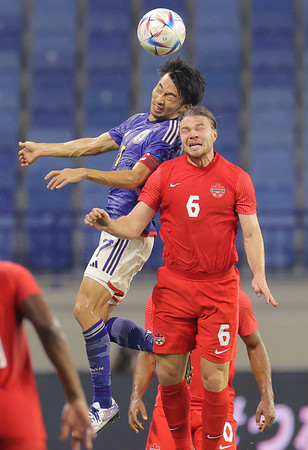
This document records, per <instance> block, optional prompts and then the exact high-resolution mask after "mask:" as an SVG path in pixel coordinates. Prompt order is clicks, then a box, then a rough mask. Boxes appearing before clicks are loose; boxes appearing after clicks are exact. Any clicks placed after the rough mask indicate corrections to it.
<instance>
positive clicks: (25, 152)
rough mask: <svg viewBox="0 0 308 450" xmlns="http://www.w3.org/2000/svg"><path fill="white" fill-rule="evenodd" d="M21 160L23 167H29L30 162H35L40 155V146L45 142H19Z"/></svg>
mask: <svg viewBox="0 0 308 450" xmlns="http://www.w3.org/2000/svg"><path fill="white" fill-rule="evenodd" d="M18 145H19V147H21V150H19V152H18V155H19V161H20V162H21V167H28V166H30V164H32V163H34V161H36V160H37V159H38V158H39V157H40V156H41V152H40V148H41V146H42V145H43V144H38V143H36V142H30V141H26V142H19V143H18Z"/></svg>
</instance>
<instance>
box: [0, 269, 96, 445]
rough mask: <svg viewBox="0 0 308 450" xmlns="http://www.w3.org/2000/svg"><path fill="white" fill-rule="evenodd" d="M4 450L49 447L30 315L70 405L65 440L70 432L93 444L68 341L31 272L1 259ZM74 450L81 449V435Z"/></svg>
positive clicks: (0, 437) (0, 435) (0, 433)
mask: <svg viewBox="0 0 308 450" xmlns="http://www.w3.org/2000/svg"><path fill="white" fill-rule="evenodd" d="M0 285H1V291H0V448H1V450H47V446H46V431H45V427H44V424H43V417H42V411H41V407H40V402H39V397H38V393H37V389H36V384H35V378H34V373H33V370H32V365H31V360H30V353H29V347H28V343H27V339H26V334H25V330H24V325H23V320H24V319H28V320H29V321H30V322H31V323H32V324H33V326H34V327H35V330H36V331H37V333H38V335H39V338H40V340H41V342H42V344H43V346H44V349H45V351H46V354H47V355H48V357H49V358H50V360H51V362H52V363H53V365H54V367H55V368H56V369H57V372H58V376H59V379H60V381H61V383H62V386H63V389H64V392H65V395H66V398H67V403H66V405H65V407H64V408H63V412H62V432H61V439H64V438H66V437H68V436H69V435H70V434H71V433H75V434H76V436H80V439H81V438H82V439H83V440H84V442H85V445H86V448H87V449H90V448H92V444H91V437H92V435H94V433H92V431H91V422H90V420H89V418H88V406H87V404H86V401H85V397H84V393H83V391H82V387H81V384H80V380H79V377H78V373H77V370H76V368H75V365H74V363H73V360H72V356H71V353H70V350H69V347H68V343H67V340H66V338H65V336H64V335H63V332H62V330H61V328H60V326H59V323H58V322H57V320H56V319H55V317H54V316H53V315H52V314H51V312H50V310H49V308H48V306H47V304H46V303H45V301H44V299H43V296H42V292H41V290H40V288H39V286H38V285H37V283H36V281H35V279H34V277H33V276H32V274H31V273H30V272H29V271H28V270H27V269H26V268H25V267H22V266H20V265H19V264H15V263H12V262H9V261H1V262H0ZM72 449H73V450H79V449H80V441H79V439H78V440H77V439H73V440H72Z"/></svg>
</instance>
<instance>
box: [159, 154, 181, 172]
mask: <svg viewBox="0 0 308 450" xmlns="http://www.w3.org/2000/svg"><path fill="white" fill-rule="evenodd" d="M185 156H186V155H185V154H184V155H180V156H177V157H176V158H173V159H169V160H168V161H164V162H163V163H161V165H160V166H159V168H160V170H165V171H168V170H172V169H177V168H178V167H180V166H182V165H183V163H185V161H186V158H185Z"/></svg>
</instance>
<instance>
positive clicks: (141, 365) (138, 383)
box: [129, 290, 275, 450]
mask: <svg viewBox="0 0 308 450" xmlns="http://www.w3.org/2000/svg"><path fill="white" fill-rule="evenodd" d="M152 308H153V305H152V300H151V298H150V299H149V300H148V303H147V305H146V310H145V328H146V329H148V330H152V329H153V323H152ZM238 333H239V335H240V336H241V338H242V339H243V341H244V343H245V344H246V347H247V352H248V356H249V359H250V364H251V369H252V371H253V373H254V376H255V378H256V380H257V382H258V385H259V389H260V394H261V401H260V403H259V405H258V408H257V412H256V423H257V426H258V428H259V430H260V431H261V432H263V431H265V430H266V429H267V428H268V427H270V426H271V425H272V423H273V421H274V418H275V407H274V395H273V390H272V381H271V367H270V361H269V358H268V355H267V351H266V348H265V346H264V344H263V341H262V338H261V336H260V333H259V330H258V323H257V320H256V318H255V315H254V313H253V308H252V304H251V301H250V299H249V298H248V296H247V295H246V294H245V293H244V292H243V291H242V290H240V295H239V331H238ZM200 356H201V354H200V350H199V349H195V350H193V352H192V353H191V356H190V364H191V371H190V370H188V372H187V373H188V377H187V382H188V384H189V390H190V394H191V407H190V426H191V436H192V439H193V442H194V446H195V449H196V450H201V448H202V445H201V443H202V403H203V385H202V380H201V374H200ZM155 365H156V364H155V356H154V354H153V353H149V352H140V353H139V355H138V358H137V362H136V367H135V370H134V378H133V389H132V395H131V401H130V406H129V423H130V426H131V427H132V429H133V430H134V431H135V432H136V433H138V432H139V430H143V425H142V423H141V422H140V421H139V419H138V417H137V416H138V413H140V414H141V415H142V418H143V419H145V420H146V419H147V412H146V408H145V405H144V403H143V401H142V397H143V395H144V393H145V391H146V389H147V387H148V386H149V384H150V383H151V380H152V378H153V376H154V373H155ZM234 374H235V364H234V361H232V363H231V368H230V377H229V390H230V406H229V414H228V418H227V421H226V423H225V427H224V432H223V439H222V440H221V442H220V446H221V448H222V449H230V450H236V448H237V447H236V426H237V423H236V421H235V419H234V416H233V412H234V405H233V399H234V396H235V392H234V388H233V386H232V384H231V383H232V379H233V377H234ZM261 416H263V417H264V420H262V419H261ZM152 449H156V450H165V449H168V450H174V449H175V445H174V441H173V439H172V435H171V433H170V431H169V428H168V424H167V421H166V417H165V415H164V410H163V407H162V402H161V387H160V386H158V394H157V397H156V403H155V408H154V412H153V418H152V421H151V425H150V429H149V434H148V440H147V444H146V450H152Z"/></svg>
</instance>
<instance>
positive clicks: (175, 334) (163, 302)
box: [152, 267, 198, 354]
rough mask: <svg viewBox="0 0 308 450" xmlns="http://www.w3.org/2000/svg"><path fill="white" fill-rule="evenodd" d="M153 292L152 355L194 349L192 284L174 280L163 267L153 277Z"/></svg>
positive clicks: (194, 321)
mask: <svg viewBox="0 0 308 450" xmlns="http://www.w3.org/2000/svg"><path fill="white" fill-rule="evenodd" d="M157 279H158V283H157V284H156V285H155V287H154V289H153V294H152V299H153V306H154V308H153V334H154V339H153V351H154V353H160V354H179V353H186V352H189V351H191V350H192V349H193V348H194V347H195V335H196V331H197V317H198V311H196V310H195V308H196V304H195V302H194V300H193V297H194V294H193V291H192V289H193V284H192V283H191V282H190V281H189V280H185V279H182V278H176V277H174V276H173V274H170V273H169V272H168V270H167V269H166V268H165V267H161V268H160V269H159V271H158V273H157Z"/></svg>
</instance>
